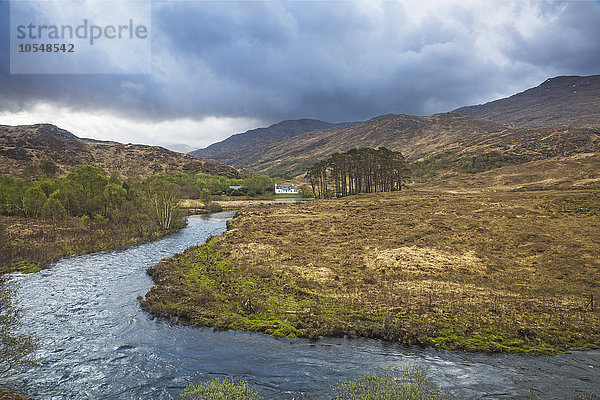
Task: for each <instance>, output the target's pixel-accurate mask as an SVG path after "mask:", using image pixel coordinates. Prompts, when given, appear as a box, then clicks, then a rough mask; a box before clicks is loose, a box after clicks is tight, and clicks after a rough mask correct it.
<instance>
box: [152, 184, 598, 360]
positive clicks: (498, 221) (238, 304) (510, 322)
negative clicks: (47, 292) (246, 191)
mask: <svg viewBox="0 0 600 400" xmlns="http://www.w3.org/2000/svg"><path fill="white" fill-rule="evenodd" d="M599 214H600V192H599V191H594V190H587V191H585V190H581V191H535V192H498V193H467V194H464V193H463V194H453V193H446V192H441V191H438V192H435V191H404V192H395V193H386V194H373V195H361V196H352V197H348V198H343V199H337V200H319V201H313V202H305V203H299V204H289V205H285V206H280V207H271V208H264V209H248V210H242V211H240V212H239V213H238V215H237V216H236V217H235V218H234V219H233V220H232V221H230V223H229V230H228V232H227V233H225V234H223V235H221V236H220V237H218V238H215V239H213V240H212V241H211V242H210V243H208V244H207V245H204V246H199V247H194V248H191V249H188V250H187V251H186V252H185V253H183V254H180V255H176V256H174V257H172V258H170V259H167V260H164V261H163V262H161V263H160V264H158V265H156V266H154V267H152V268H151V269H150V270H149V273H150V274H151V275H152V277H153V278H154V280H155V282H156V286H155V287H154V288H153V289H152V290H151V291H150V292H149V293H148V294H147V296H146V299H145V300H143V301H142V305H143V307H144V308H145V309H146V310H148V311H150V312H152V313H154V314H156V315H161V316H165V317H168V318H171V319H172V320H174V321H181V322H185V323H189V324H197V325H205V326H212V327H215V328H219V329H243V330H250V331H258V332H265V333H268V334H273V335H275V336H289V337H295V336H302V337H310V338H317V337H319V336H342V335H351V336H364V337H373V338H381V339H385V340H391V341H399V342H402V343H405V344H419V345H426V346H433V347H438V348H444V349H463V350H468V351H500V352H527V353H533V354H552V353H555V352H557V351H562V350H566V349H568V348H571V347H600V304H598V303H600V287H599V284H600V218H599ZM592 296H594V297H593V299H594V301H593V303H594V304H593V309H592V301H591V300H592Z"/></svg>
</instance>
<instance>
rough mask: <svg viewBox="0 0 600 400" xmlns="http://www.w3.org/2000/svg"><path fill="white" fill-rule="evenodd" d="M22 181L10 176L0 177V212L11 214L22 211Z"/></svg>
mask: <svg viewBox="0 0 600 400" xmlns="http://www.w3.org/2000/svg"><path fill="white" fill-rule="evenodd" d="M24 192H25V190H24V184H23V181H22V180H20V179H17V178H13V177H12V176H0V212H4V213H8V214H13V213H15V212H17V211H20V210H22V209H23V194H24Z"/></svg>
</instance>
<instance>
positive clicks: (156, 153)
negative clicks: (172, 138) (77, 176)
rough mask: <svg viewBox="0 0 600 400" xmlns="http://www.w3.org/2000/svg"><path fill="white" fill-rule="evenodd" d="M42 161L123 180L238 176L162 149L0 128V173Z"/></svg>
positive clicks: (45, 130)
mask: <svg viewBox="0 0 600 400" xmlns="http://www.w3.org/2000/svg"><path fill="white" fill-rule="evenodd" d="M41 160H51V161H53V162H54V163H56V164H57V166H58V167H59V174H60V175H64V174H66V173H67V172H68V169H69V167H71V166H73V165H77V164H90V165H94V166H96V167H99V168H101V169H103V170H104V171H105V172H107V173H109V174H116V175H119V176H121V177H129V176H140V177H147V176H150V175H152V174H155V173H161V172H169V173H177V172H206V173H212V174H219V175H224V176H229V177H236V176H237V175H238V170H237V169H236V168H234V167H231V166H229V165H223V164H220V163H217V162H213V161H206V160H201V159H199V158H196V157H193V156H190V155H187V154H182V153H176V152H174V151H170V150H167V149H165V148H163V147H158V146H146V145H139V144H121V143H117V142H108V141H98V140H93V139H82V138H79V137H77V136H75V135H73V134H72V133H70V132H68V131H66V130H64V129H60V128H58V127H56V126H54V125H50V124H38V125H22V126H5V125H0V174H21V173H22V172H23V170H24V169H25V167H26V166H27V165H30V164H33V163H37V162H39V161H41Z"/></svg>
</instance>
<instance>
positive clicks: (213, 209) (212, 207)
mask: <svg viewBox="0 0 600 400" xmlns="http://www.w3.org/2000/svg"><path fill="white" fill-rule="evenodd" d="M206 209H207V210H208V212H211V213H216V212H221V211H223V207H221V205H220V204H219V203H216V202H214V201H213V202H212V203H210V204H209V205H208V206H207V207H206Z"/></svg>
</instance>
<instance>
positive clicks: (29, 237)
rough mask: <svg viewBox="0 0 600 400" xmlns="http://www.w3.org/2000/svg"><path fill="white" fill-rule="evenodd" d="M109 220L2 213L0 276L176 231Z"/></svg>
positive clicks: (0, 223) (0, 226)
mask: <svg viewBox="0 0 600 400" xmlns="http://www.w3.org/2000/svg"><path fill="white" fill-rule="evenodd" d="M175 230H177V229H172V230H169V231H157V230H152V229H150V228H145V227H143V226H142V227H135V226H132V225H128V224H116V223H109V222H107V221H104V222H97V221H85V222H84V221H82V220H81V219H80V218H68V219H66V220H65V221H62V222H58V223H56V224H53V223H51V222H50V221H47V220H43V219H35V218H25V217H14V216H0V276H1V275H2V274H5V273H9V272H14V271H20V272H23V273H32V272H38V271H39V270H40V269H41V268H43V267H45V266H46V265H47V264H49V263H51V262H53V261H56V260H59V259H61V258H63V257H68V256H72V255H76V254H85V253H92V252H95V251H103V250H118V249H123V248H127V247H129V246H134V245H137V244H141V243H144V242H148V241H151V240H156V239H158V238H159V237H161V236H164V235H167V234H168V233H171V232H174V231H175Z"/></svg>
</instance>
